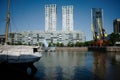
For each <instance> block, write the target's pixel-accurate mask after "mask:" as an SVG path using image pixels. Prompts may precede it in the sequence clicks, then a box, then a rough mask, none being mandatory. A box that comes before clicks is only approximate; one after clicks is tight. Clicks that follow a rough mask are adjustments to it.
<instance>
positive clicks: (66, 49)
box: [56, 47, 88, 51]
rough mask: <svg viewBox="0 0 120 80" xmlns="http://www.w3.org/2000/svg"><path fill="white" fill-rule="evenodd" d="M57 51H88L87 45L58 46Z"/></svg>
mask: <svg viewBox="0 0 120 80" xmlns="http://www.w3.org/2000/svg"><path fill="white" fill-rule="evenodd" d="M56 50H57V51H61V50H62V51H88V48H87V47H56Z"/></svg>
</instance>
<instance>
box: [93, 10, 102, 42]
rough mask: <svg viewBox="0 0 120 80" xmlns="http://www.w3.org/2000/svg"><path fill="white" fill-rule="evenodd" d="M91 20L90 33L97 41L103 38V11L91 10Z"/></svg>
mask: <svg viewBox="0 0 120 80" xmlns="http://www.w3.org/2000/svg"><path fill="white" fill-rule="evenodd" d="M91 18H92V26H91V29H92V33H93V38H94V40H97V39H98V40H99V39H102V38H103V37H104V29H103V11H102V9H101V8H92V11H91Z"/></svg>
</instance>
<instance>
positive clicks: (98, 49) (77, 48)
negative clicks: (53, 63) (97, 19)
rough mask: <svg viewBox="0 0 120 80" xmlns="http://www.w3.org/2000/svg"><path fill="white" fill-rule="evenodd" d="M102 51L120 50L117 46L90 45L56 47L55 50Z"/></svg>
mask: <svg viewBox="0 0 120 80" xmlns="http://www.w3.org/2000/svg"><path fill="white" fill-rule="evenodd" d="M73 50H75V51H104V52H120V47H119V46H104V47H97V46H94V47H92V46H90V47H56V51H73Z"/></svg>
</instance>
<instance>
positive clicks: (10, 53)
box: [0, 0, 42, 64]
mask: <svg viewBox="0 0 120 80" xmlns="http://www.w3.org/2000/svg"><path fill="white" fill-rule="evenodd" d="M9 23H10V0H8V14H7V19H6V33H5V36H6V37H5V45H1V46H0V63H6V64H21V63H23V64H26V63H34V62H36V61H38V60H39V59H40V58H41V57H42V54H41V53H40V52H38V47H36V46H25V45H19V46H16V45H7V42H8V31H9V30H8V29H9Z"/></svg>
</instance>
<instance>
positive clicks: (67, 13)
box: [62, 5, 73, 31]
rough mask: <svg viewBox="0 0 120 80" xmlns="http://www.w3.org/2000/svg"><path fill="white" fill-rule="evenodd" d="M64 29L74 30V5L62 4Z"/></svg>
mask: <svg viewBox="0 0 120 80" xmlns="http://www.w3.org/2000/svg"><path fill="white" fill-rule="evenodd" d="M62 31H73V6H72V5H70V6H62Z"/></svg>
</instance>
